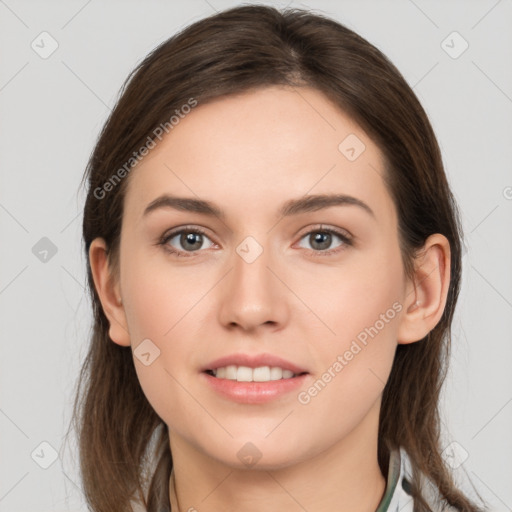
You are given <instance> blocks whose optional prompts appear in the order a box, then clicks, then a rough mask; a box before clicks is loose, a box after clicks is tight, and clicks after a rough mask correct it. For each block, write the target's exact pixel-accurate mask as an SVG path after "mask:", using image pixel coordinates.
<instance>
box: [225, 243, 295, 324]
mask: <svg viewBox="0 0 512 512" xmlns="http://www.w3.org/2000/svg"><path fill="white" fill-rule="evenodd" d="M240 254H242V256H240ZM240 254H239V253H235V254H234V255H233V258H232V269H231V272H229V274H228V275H227V276H226V278H225V279H223V283H222V285H221V296H220V297H219V301H220V307H219V310H218V315H219V321H220V322H221V324H222V325H224V326H225V327H227V328H230V329H234V328H236V327H239V328H240V329H242V330H244V331H254V330H257V329H258V328H261V326H264V325H266V326H267V327H271V328H272V329H273V330H278V329H282V328H283V327H284V325H285V324H286V323H287V322H288V319H289V314H290V310H289V297H288V296H287V293H288V294H289V293H290V292H289V291H288V289H287V288H286V286H285V285H284V284H283V282H282V277H281V279H280V278H279V277H278V276H279V274H280V272H279V268H280V265H279V264H278V262H277V261H276V259H275V258H273V257H271V254H270V251H267V250H265V249H264V250H263V252H262V253H261V254H259V256H257V258H256V259H255V260H254V261H251V258H246V257H245V255H244V254H243V252H240Z"/></svg>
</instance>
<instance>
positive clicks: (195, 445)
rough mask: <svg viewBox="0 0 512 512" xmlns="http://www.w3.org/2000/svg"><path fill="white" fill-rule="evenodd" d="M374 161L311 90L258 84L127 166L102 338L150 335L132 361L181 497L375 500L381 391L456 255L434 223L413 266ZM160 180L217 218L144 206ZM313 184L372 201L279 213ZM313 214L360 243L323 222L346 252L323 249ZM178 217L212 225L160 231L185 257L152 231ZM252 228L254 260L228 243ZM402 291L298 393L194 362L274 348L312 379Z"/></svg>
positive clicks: (188, 505)
mask: <svg viewBox="0 0 512 512" xmlns="http://www.w3.org/2000/svg"><path fill="white" fill-rule="evenodd" d="M349 134H355V135H356V136H357V137H358V138H359V139H360V140H361V141H363V143H364V144H365V146H366V149H365V150H364V152H363V153H362V154H361V155H360V156H359V157H358V158H357V159H356V160H355V161H349V160H348V159H347V158H346V157H345V156H344V154H342V153H341V152H340V151H339V150H338V145H339V144H340V142H341V141H343V140H344V139H345V137H346V136H347V135H349ZM383 168H384V166H383V159H382V154H381V152H380V150H379V149H378V147H377V146H376V145H375V144H374V142H373V141H372V140H371V139H370V138H369V137H368V135H367V134H366V133H365V132H364V131H363V130H362V129H361V128H360V127H359V126H358V125H357V124H355V123H354V122H353V121H352V120H351V119H350V118H349V117H347V116H346V115H345V114H344V113H343V112H341V111H340V110H339V109H337V108H336V106H335V105H334V104H332V103H331V102H330V101H329V100H328V99H327V98H326V97H325V96H323V95H322V94H321V93H320V92H318V91H316V90H314V89H310V88H301V89H300V90H297V89H295V90H294V89H291V88H287V87H267V88H264V89H260V90H257V91H251V92H248V93H244V94H241V95H237V96H230V97H225V98H222V99H219V100H216V101H214V102H212V103H209V104H205V105H198V106H197V107H196V108H194V109H193V111H192V112H191V113H190V114H189V115H187V116H186V117H185V118H184V119H183V120H181V121H180V123H179V125H177V126H175V128H174V129H173V131H172V132H171V133H170V134H169V135H168V136H167V137H166V138H165V139H164V140H163V141H162V142H160V143H159V144H158V146H157V147H156V148H155V149H153V150H152V151H151V153H150V154H149V155H148V156H147V157H145V159H144V160H143V161H142V162H140V163H139V164H138V165H137V167H136V168H135V169H134V170H133V171H132V172H131V174H130V176H129V180H130V181H129V184H128V188H127V194H126V197H125V213H124V218H123V222H122V230H121V242H120V272H119V275H113V274H112V272H111V271H110V267H109V265H108V260H107V257H106V252H105V243H104V241H103V240H102V239H96V240H95V241H94V242H93V244H92V245H91V248H90V254H89V256H90V261H91V267H92V269H93V276H94V280H95V285H96V288H97V290H98V293H99V296H100V300H101V302H102V306H103V308H104V311H105V314H106V315H107V318H108V319H109V322H110V331H109V334H110V337H111V339H112V341H113V342H114V343H117V344H119V345H122V346H130V345H131V347H132V349H133V350H135V349H136V348H137V346H138V345H139V344H140V343H141V342H142V340H144V339H147V338H149V339H150V340H151V342H152V343H154V345H156V346H157V347H158V349H159V350H160V355H159V357H157V358H156V359H155V360H154V361H153V362H152V363H151V364H150V365H149V366H145V365H144V364H142V363H141V361H140V360H139V359H138V358H137V357H134V364H135V368H136V371H137V375H138V378H139V380H140V384H141V386H142V389H143V391H144V393H145V395H146V396H147V398H148V400H149V402H150V403H151V405H152V406H153V407H154V409H155V411H156V412H157V413H158V414H159V416H160V417H161V418H162V419H163V421H165V423H166V424H167V425H168V427H169V441H170V446H171V451H172V454H173V460H174V476H175V484H176V492H177V498H178V501H179V507H180V510H181V511H186V510H194V509H197V510H200V511H201V512H203V511H204V512H209V511H218V510H226V511H230V510H235V509H236V510H237V511H242V512H255V511H261V510H265V511H270V512H272V511H278V510H288V511H299V510H300V511H303V510H308V511H309V512H320V511H332V510H337V511H341V512H343V511H351V512H354V511H361V512H363V511H368V512H370V511H374V510H375V509H376V508H377V506H378V504H379V502H380V500H381V499H382V497H383V493H384V490H385V485H386V482H385V479H384V477H383V475H382V473H381V471H380V469H379V466H378V463H377V432H378V418H379V410H380V404H381V396H382V391H383V389H384V386H385V383H386V381H387V378H388V376H389V373H390V371H391V366H392V362H393V358H394V354H395V350H396V347H397V344H399V343H413V342H417V341H418V340H421V339H422V338H423V337H424V336H426V334H427V333H428V332H429V331H430V330H432V329H433V328H434V327H435V325H436V324H437V323H438V321H439V319H440V318H441V315H442V312H443V309H444V306H445V302H446V294H447V290H448V284H449V271H450V269H449V261H450V259H449V257H450V250H449V244H448V241H447V240H446V238H445V237H444V236H442V235H440V234H434V235H432V236H431V237H429V238H428V239H427V241H426V243H425V246H424V250H423V251H422V252H421V253H420V255H419V256H418V258H417V261H416V273H415V276H414V279H408V278H406V276H405V274H404V268H403V264H402V259H401V255H400V250H399V244H398V229H397V214H396V208H395V206H394V204H393V201H392V199H391V197H390V195H389V193H388V190H387V189H386V187H385V185H384V181H383V180H382V177H381V176H382V174H383V172H384V171H383ZM164 192H166V193H169V194H174V195H179V196H184V197H191V198H201V199H205V200H208V201H211V202H213V203H215V205H217V206H218V207H219V208H220V209H222V210H223V211H224V212H225V218H224V219H222V220H221V219H220V218H218V217H216V216H213V217H211V216H207V215H204V214H201V213H192V212H183V211H177V210H174V209H171V208H161V209H158V210H155V211H154V212H152V213H151V214H149V215H147V216H143V211H144V209H145V208H146V206H147V205H148V204H149V203H151V201H153V200H154V199H155V198H157V197H158V196H160V195H161V194H162V193H164ZM323 193H327V194H330V193H339V194H347V195H350V196H353V197H356V198H358V199H360V200H361V201H364V203H366V204H367V205H368V206H369V207H370V208H371V210H372V211H373V212H374V216H372V215H370V214H369V213H367V212H366V211H365V210H364V209H363V208H360V207H358V206H354V205H345V206H333V207H329V208H325V209H321V210H318V211H314V212H306V213H300V214H298V215H294V216H290V217H284V218H282V217H280V216H279V215H278V213H277V212H278V209H279V208H280V207H281V205H282V204H283V203H284V202H285V201H286V200H288V199H294V198H300V197H302V196H304V195H305V194H307V195H311V194H323ZM320 224H322V225H323V226H324V228H334V229H336V228H337V229H339V230H345V231H346V232H348V233H350V234H351V235H352V237H353V244H352V245H345V244H344V243H343V242H342V241H341V240H340V239H338V238H337V237H336V236H333V238H332V242H331V245H330V246H329V245H328V247H327V249H333V251H336V250H337V249H339V248H340V247H341V250H339V251H338V252H334V253H331V254H330V255H326V254H322V249H321V247H320V248H319V244H318V243H315V239H314V234H313V236H309V235H308V233H309V232H311V231H314V230H315V229H316V231H318V228H319V225H320ZM185 225H187V226H189V225H192V226H198V227H201V228H203V229H204V230H205V231H206V232H207V236H206V237H205V238H203V245H201V241H200V240H199V242H198V243H197V246H196V247H199V248H198V249H196V250H195V251H193V250H191V249H190V248H189V249H188V253H187V247H188V246H185V247H184V246H183V245H180V237H179V236H177V237H174V238H173V239H172V241H169V242H168V243H167V244H168V245H172V246H173V247H174V248H176V249H179V250H181V251H182V252H185V253H186V254H193V255H192V256H189V257H177V256H175V255H172V254H170V253H169V252H166V250H165V247H164V246H163V245H158V241H159V239H160V238H161V237H162V236H163V235H164V234H165V233H166V232H168V231H169V230H170V229H171V228H175V227H180V226H185ZM316 231H314V232H315V233H316ZM320 231H321V230H320ZM247 236H252V237H253V238H254V239H255V240H257V242H258V243H259V244H260V246H261V247H262V248H263V252H262V254H261V255H260V256H259V257H257V258H256V260H255V261H254V262H252V263H247V262H246V261H245V260H244V259H243V258H241V257H240V256H239V254H238V253H237V252H236V249H237V247H238V246H239V244H240V243H241V242H242V241H243V240H244V239H245V238H246V237H247ZM324 251H325V249H324ZM397 302H398V303H399V305H400V308H401V311H400V312H399V313H397V314H396V315H395V316H394V318H393V319H392V320H389V321H388V322H387V323H386V324H385V327H384V328H382V329H381V330H380V331H379V332H378V334H377V335H376V336H374V337H373V338H370V339H369V341H368V343H367V345H366V346H364V348H363V349H362V350H361V351H360V352H358V353H357V355H355V356H354V357H353V359H352V360H350V361H349V362H348V364H346V366H344V368H343V370H342V371H341V372H339V373H337V374H336V377H334V378H332V379H331V381H330V382H329V383H328V384H327V385H326V386H325V388H324V389H323V390H322V391H321V392H320V393H318V394H317V395H316V396H314V397H312V398H311V400H310V401H309V403H307V404H302V403H300V402H299V401H298V399H297V392H292V393H288V394H286V395H284V396H282V397H280V398H278V399H276V400H273V401H271V402H269V403H265V404H259V405H254V404H239V403H234V402H232V401H230V400H228V399H226V398H223V397H221V396H220V395H218V394H217V393H216V392H215V391H213V390H212V389H211V388H210V387H209V386H207V385H206V384H205V382H204V379H202V378H201V374H200V370H201V368H203V366H204V365H206V364H207V363H208V362H211V361H212V360H214V359H216V358H218V357H221V356H225V355H228V354H233V353H250V354H257V353H270V354H276V355H278V356H281V357H283V358H285V359H287V360H289V361H292V362H293V363H295V364H297V365H299V366H301V367H303V368H305V369H307V371H308V372H309V375H308V376H307V377H306V380H305V382H304V385H303V386H302V388H301V390H307V389H308V388H309V387H311V386H312V384H313V383H314V382H315V381H317V379H319V378H321V377H322V375H323V374H324V373H325V372H326V371H327V370H328V368H329V367H332V365H333V362H335V361H336V359H337V356H338V355H343V354H344V353H345V351H346V350H347V349H349V347H350V345H351V343H352V341H353V340H354V339H356V337H357V335H358V334H359V333H361V331H363V330H364V329H365V327H370V326H373V325H374V324H375V323H376V321H377V320H378V319H379V315H381V314H383V313H385V312H386V311H387V310H388V309H389V308H392V305H393V304H394V303H397ZM301 390H299V391H301ZM248 442H251V443H252V444H253V445H255V446H256V447H257V450H258V451H259V453H260V454H261V459H259V461H258V462H257V463H256V464H255V465H253V466H251V467H248V466H246V465H245V464H244V463H243V462H242V461H241V460H240V459H239V458H238V456H237V453H238V452H239V450H240V449H241V448H242V447H243V446H244V445H246V443H248ZM192 507H193V508H192Z"/></svg>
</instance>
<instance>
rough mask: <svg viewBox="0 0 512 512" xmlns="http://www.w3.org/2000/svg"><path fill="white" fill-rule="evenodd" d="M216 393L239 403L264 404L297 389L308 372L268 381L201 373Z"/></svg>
mask: <svg viewBox="0 0 512 512" xmlns="http://www.w3.org/2000/svg"><path fill="white" fill-rule="evenodd" d="M201 375H202V376H203V377H204V378H205V379H206V382H207V383H208V385H209V386H211V387H212V389H213V390H214V391H216V392H217V393H219V394H221V395H223V396H225V397H226V398H229V399H230V400H233V401H234V402H238V403H241V404H264V403H267V402H270V401H272V400H275V399H276V398H279V397H282V396H283V395H285V394H287V393H290V392H292V391H295V390H297V389H298V388H300V387H301V386H302V385H303V384H304V380H305V379H306V377H307V376H308V374H307V373H306V374H304V375H299V376H297V377H292V378H291V379H280V380H271V381H268V382H238V381H236V380H229V379H218V378H217V377H214V376H213V375H210V374H208V373H204V372H203V373H202V374H201Z"/></svg>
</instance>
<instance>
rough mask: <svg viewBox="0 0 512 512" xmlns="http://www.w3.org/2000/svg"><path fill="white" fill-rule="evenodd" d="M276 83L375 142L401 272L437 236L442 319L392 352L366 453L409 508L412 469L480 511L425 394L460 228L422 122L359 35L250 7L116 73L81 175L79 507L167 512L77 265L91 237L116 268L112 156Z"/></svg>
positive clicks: (136, 389)
mask: <svg viewBox="0 0 512 512" xmlns="http://www.w3.org/2000/svg"><path fill="white" fill-rule="evenodd" d="M280 84H281V85H288V86H292V87H297V88H298V87H301V86H309V87H313V88H316V89H317V90H319V91H321V92H322V93H324V94H325V95H326V96H327V97H328V98H329V99H331V100H332V101H334V103H335V104H336V105H338V106H339V108H340V109H341V110H342V111H344V112H346V113H347V114H348V115H349V116H351V117H352V118H353V119H354V120H355V121H356V122H357V123H359V125H360V126H361V127H362V128H363V129H364V130H366V132H367V133H368V134H369V135H370V136H371V137H372V139H373V140H374V142H375V143H376V144H377V145H378V146H379V148H380V150H381V151H382V154H383V156H384V159H385V163H386V176H385V178H386V184H387V186H388V187H389V191H390V194H391V196H392V198H393V200H394V203H395V205H396V208H397V211H398V219H399V220H398V224H399V226H398V228H399V234H400V246H401V253H402V258H403V263H404V268H405V270H406V272H407V274H408V275H409V276H411V277H412V270H413V266H414V256H415V254H416V250H417V249H419V248H420V247H421V246H422V245H423V243H424V242H425V240H426V239H427V237H428V236H429V235H431V234H433V233H441V234H443V235H445V236H446V237H447V238H448V240H449V242H450V246H451V280H450V286H449V291H448V299H447V303H446V307H445V310H444V313H443V316H442V318H441V320H440V322H439V323H438V325H437V326H436V327H435V328H434V329H433V330H432V331H431V332H430V333H429V334H428V336H426V338H425V339H423V340H421V341H420V342H417V343H412V344H406V345H399V346H398V348H397V351H396V355H395V359H394V363H393V367H392V370H391V375H390V377H389V380H388V382H387V384H386V387H385V389H384V392H383V398H382V407H381V413H380V421H379V433H378V436H379V437H378V439H379V442H378V460H379V465H380V468H381V470H382V472H383V474H384V475H387V464H388V461H389V453H390V450H391V449H395V448H398V447H400V446H402V447H403V448H405V450H406V451H407V452H408V454H409V455H410V458H411V462H412V465H413V469H414V475H413V481H412V482H411V484H412V486H411V487H412V488H411V492H412V494H413V496H414V502H415V505H414V510H415V511H418V512H419V511H427V510H429V507H428V505H427V503H426V501H425V500H424V499H423V497H422V493H421V490H422V487H421V484H420V480H419V478H420V475H421V473H422V474H423V475H425V476H426V477H428V478H430V479H431V481H432V482H433V483H434V484H435V485H436V486H437V487H438V489H439V492H440V496H441V498H442V499H443V500H444V502H445V503H447V504H449V505H451V506H453V507H455V508H456V510H460V511H477V510H480V509H478V508H477V506H476V505H475V504H474V503H472V502H471V501H470V500H469V499H468V498H467V497H466V496H465V495H464V494H463V493H462V492H461V491H460V490H459V489H457V487H456V485H455V483H454V480H453V479H452V476H451V473H450V471H449V469H448V468H447V466H446V465H445V463H444V461H443V458H442V456H441V453H442V447H441V438H440V436H441V431H440V430H441V429H440V415H439V410H438V407H439V404H438V402H439V397H440V391H441V385H442V383H443V380H444V378H445V375H446V369H447V366H446V365H447V361H448V358H449V351H450V326H451V322H452V317H453V314H454V308H455V304H456V301H457V296H458V293H459V284H460V277H461V237H462V234H461V228H460V222H459V219H458V212H457V208H456V204H455V201H454V198H453V196H452V193H451V191H450V188H449V185H448V183H447V179H446V176H445V172H444V169H443V163H442V159H441V154H440V150H439V147H438V144H437V141H436V138H435V135H434V132H433V130H432V127H431V125H430V122H429V120H428V118H427V116H426V114H425V111H424V110H423V108H422V107H421V105H420V103H419V101H418V99H417V98H416V96H415V95H414V93H413V91H412V89H411V88H410V87H409V86H408V84H407V83H406V81H405V80H404V78H403V77H402V75H401V74H400V72H399V71H398V70H397V69H396V68H395V67H394V65H393V64H392V63H391V62H390V61H389V60H388V59H387V58H386V57H385V56H384V55H383V54H382V53H381V52H380V51H379V50H378V49H377V48H375V47H374V46H373V45H371V44H370V43H369V42H368V41H366V40H365V39H363V38H362V37H360V36H359V35H357V34H356V33H354V32H353V31H351V30H349V29H347V28H346V27H344V26H343V25H341V24H340V23H338V22H336V21H334V20H331V19H329V18H326V17H324V16H322V15H319V14H314V13H312V12H310V11H304V10H300V9H286V10H282V11H279V10H277V9H275V8H272V7H266V6H256V5H252V6H251V5H246V6H240V7H236V8H232V9H229V10H226V11H223V12H220V13H217V14H215V15H213V16H211V17H209V18H205V19H202V20H200V21H198V22H196V23H194V24H192V25H190V26H189V27H188V28H186V29H184V30H183V31H181V32H180V33H178V34H177V35H175V36H173V37H171V38H170V39H169V40H167V41H165V42H164V43H162V44H161V45H160V46H158V47H157V48H156V49H155V50H153V51H152V52H151V53H150V54H149V55H148V56H147V57H146V58H145V59H144V60H143V61H142V62H141V63H140V65H138V66H137V68H136V69H135V70H134V71H133V72H132V73H131V75H130V76H129V77H128V78H127V80H126V82H125V84H124V86H123V89H122V91H121V94H120V97H119V99H118V101H117V104H116V106H115V108H114V109H113V111H112V113H111V115H110V117H109V119H108V121H107V122H106V124H105V126H104V127H103V130H102V132H101V134H100V136H99V139H98V141H97V144H96V146H95V148H94V151H93V153H92V155H91V157H90V160H89V163H88V166H87V169H86V172H85V174H84V181H86V182H87V187H88V189H87V190H88V192H87V198H86V202H85V207H84V217H83V241H84V244H85V247H84V249H85V254H86V257H87V262H88V263H87V273H88V285H89V290H90V294H91V299H92V308H93V314H94V324H93V329H92V337H91V342H90V347H89V351H88V354H87V356H86V359H85V361H84V364H83V367H82V370H81V373H80V377H79V380H78V386H77V390H76V399H75V406H74V409H73V418H72V421H73V426H74V427H75V428H76V430H77V432H78V441H79V456H80V469H81V476H82V481H83V487H84V491H85V497H86V499H87V501H88V504H89V506H90V507H91V508H92V510H94V511H95V512H117V511H118V512H125V511H129V510H131V508H130V504H131V502H132V501H137V500H140V502H141V503H142V504H143V505H144V506H145V507H146V509H147V510H148V511H149V512H163V511H165V510H170V508H169V477H170V472H171V468H172V456H171V452H170V448H169V438H168V430H167V425H165V423H164V422H163V421H162V419H161V418H160V417H159V416H158V415H157V414H156V413H155V411H154V410H153V408H152V407H151V405H150V404H149V402H148V401H147V399H146V397H145V395H144V394H143V392H142V389H141V387H140V385H139V381H138V379H137V375H136V372H135V368H134V363H133V357H132V352H131V348H130V347H121V346H119V345H117V344H115V343H113V342H112V340H110V338H109V334H108V321H107V318H106V316H105V314H104V312H103V310H102V307H101V304H100V301H99V298H98V294H97V292H96V290H95V287H94V282H93V279H92V274H91V267H90V263H89V260H88V251H89V247H90V244H91V242H92V241H93V240H94V239H95V238H97V237H101V238H103V239H104V240H105V241H106V244H107V247H108V256H109V264H110V265H111V269H112V271H113V273H114V274H115V275H116V273H117V272H118V270H119V269H118V256H119V239H120V231H121V220H122V215H123V200H124V195H125V190H126V186H127V183H128V182H129V168H128V171H127V167H126V162H130V158H132V156H133V155H134V154H136V153H137V151H138V150H139V149H140V148H141V147H143V146H144V145H147V144H148V142H149V141H156V135H155V133H157V132H155V129H156V128H157V127H159V126H164V125H166V123H167V126H169V119H170V118H171V116H172V115H173V113H174V112H175V111H176V109H178V110H179V109H180V108H182V106H183V105H185V104H187V103H188V102H189V101H190V99H191V98H193V99H194V101H197V102H198V104H204V103H206V102H208V101H212V100H215V99H216V98H220V97H221V96H225V95H230V94H236V93H240V92H245V91H249V90H251V89H254V88H257V87H265V86H269V85H280ZM192 115H193V114H192ZM170 136H172V134H171V135H170ZM131 163H133V162H131ZM123 168H124V169H125V172H120V171H119V170H120V169H123ZM135 172H136V171H135ZM114 178H115V179H114ZM107 182H109V183H110V186H108V187H106V186H105V184H106V183H107Z"/></svg>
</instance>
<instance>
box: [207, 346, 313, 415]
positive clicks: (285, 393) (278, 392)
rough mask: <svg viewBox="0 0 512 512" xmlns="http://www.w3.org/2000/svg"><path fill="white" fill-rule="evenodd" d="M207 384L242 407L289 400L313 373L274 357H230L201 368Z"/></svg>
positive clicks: (245, 355) (241, 355) (233, 355)
mask: <svg viewBox="0 0 512 512" xmlns="http://www.w3.org/2000/svg"><path fill="white" fill-rule="evenodd" d="M201 375H202V376H203V381H204V383H205V384H206V385H207V386H208V387H209V388H210V389H211V390H213V391H214V392H215V393H217V394H218V396H221V397H223V398H225V399H228V400H229V401H234V402H238V403H241V404H252V405H256V404H265V403H269V402H272V401H274V400H277V399H281V400H289V399H290V398H289V397H290V396H291V394H292V393H293V392H294V391H297V390H298V389H299V388H301V387H303V386H304V385H305V384H306V382H307V380H308V379H309V378H310V373H309V372H308V371H306V370H305V368H304V367H300V366H298V365H296V364H294V363H292V362H291V361H288V360H286V359H283V358H281V357H278V356H275V355H273V354H240V353H238V354H231V355H229V356H225V357H221V358H220V359H216V360H215V361H211V362H210V363H209V364H208V365H206V366H203V368H202V369H201Z"/></svg>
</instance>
